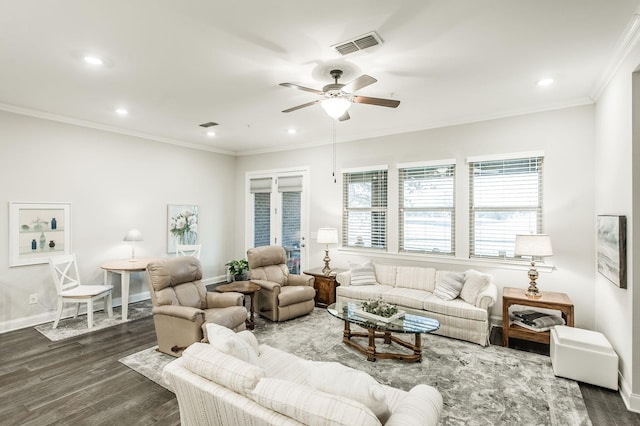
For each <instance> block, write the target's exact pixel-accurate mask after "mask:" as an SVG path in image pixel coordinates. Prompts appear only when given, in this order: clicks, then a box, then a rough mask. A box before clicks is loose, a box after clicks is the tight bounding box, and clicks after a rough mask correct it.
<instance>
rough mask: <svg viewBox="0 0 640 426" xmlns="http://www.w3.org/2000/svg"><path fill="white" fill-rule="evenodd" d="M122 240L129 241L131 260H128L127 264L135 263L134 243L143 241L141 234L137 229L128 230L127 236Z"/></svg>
mask: <svg viewBox="0 0 640 426" xmlns="http://www.w3.org/2000/svg"><path fill="white" fill-rule="evenodd" d="M122 240H123V241H131V259H129V262H135V261H136V241H143V239H142V233H141V232H140V231H138V230H137V229H130V230H129V232H127V235H125V236H124V238H123V239H122Z"/></svg>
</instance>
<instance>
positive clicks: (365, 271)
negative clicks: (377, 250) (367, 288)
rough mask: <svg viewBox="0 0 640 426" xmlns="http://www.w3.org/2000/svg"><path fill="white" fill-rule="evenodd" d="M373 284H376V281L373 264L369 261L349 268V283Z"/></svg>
mask: <svg viewBox="0 0 640 426" xmlns="http://www.w3.org/2000/svg"><path fill="white" fill-rule="evenodd" d="M374 284H378V281H376V273H375V271H374V270H373V264H372V263H371V262H367V263H365V264H364V265H361V266H358V267H355V268H353V269H352V270H351V285H374Z"/></svg>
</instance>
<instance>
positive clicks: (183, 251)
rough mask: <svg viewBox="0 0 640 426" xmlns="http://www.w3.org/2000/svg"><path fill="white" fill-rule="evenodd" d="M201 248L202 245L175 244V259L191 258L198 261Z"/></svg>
mask: <svg viewBox="0 0 640 426" xmlns="http://www.w3.org/2000/svg"><path fill="white" fill-rule="evenodd" d="M201 248H202V244H176V257H177V256H193V257H195V258H196V259H200V249H201Z"/></svg>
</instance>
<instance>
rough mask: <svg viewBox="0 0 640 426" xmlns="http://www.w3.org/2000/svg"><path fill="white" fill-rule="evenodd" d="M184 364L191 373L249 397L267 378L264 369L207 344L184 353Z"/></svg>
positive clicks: (190, 347) (191, 347) (197, 345)
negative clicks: (259, 382)
mask: <svg viewBox="0 0 640 426" xmlns="http://www.w3.org/2000/svg"><path fill="white" fill-rule="evenodd" d="M182 362H183V363H184V367H185V368H186V369H188V370H189V371H191V372H193V373H195V374H197V375H199V376H202V377H204V378H206V379H208V380H211V381H212V382H215V383H218V384H219V385H221V386H224V387H227V388H229V389H231V390H233V391H234V392H237V393H239V394H242V395H247V396H250V393H251V391H252V390H253V389H254V388H255V387H256V384H257V383H258V381H259V380H260V379H262V378H263V377H266V375H265V372H264V370H263V369H262V368H260V367H257V366H255V365H251V364H248V363H246V362H244V361H242V360H240V359H238V358H235V357H233V356H231V355H227V354H225V353H223V352H220V351H219V350H217V349H216V348H214V347H212V346H211V345H210V344H207V343H200V342H196V343H193V344H191V345H189V347H188V348H187V349H185V350H184V352H183V353H182Z"/></svg>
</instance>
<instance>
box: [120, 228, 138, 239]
mask: <svg viewBox="0 0 640 426" xmlns="http://www.w3.org/2000/svg"><path fill="white" fill-rule="evenodd" d="M122 241H143V240H142V233H141V232H140V231H138V230H137V229H130V230H129V232H127V235H125V236H124V238H123V239H122Z"/></svg>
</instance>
